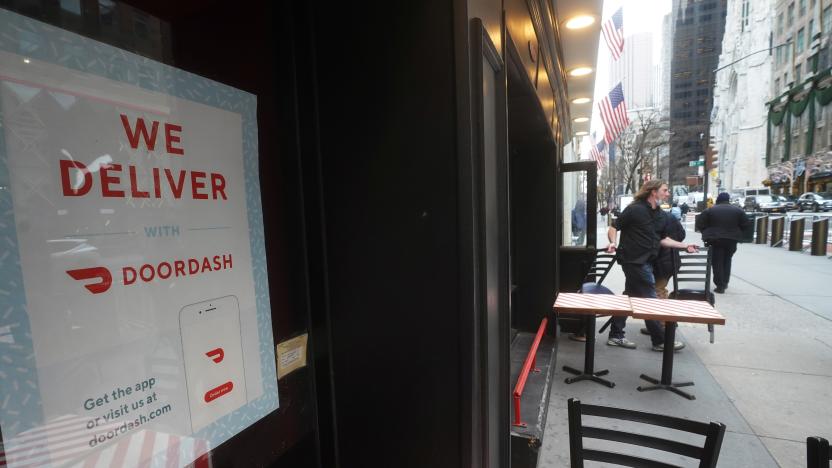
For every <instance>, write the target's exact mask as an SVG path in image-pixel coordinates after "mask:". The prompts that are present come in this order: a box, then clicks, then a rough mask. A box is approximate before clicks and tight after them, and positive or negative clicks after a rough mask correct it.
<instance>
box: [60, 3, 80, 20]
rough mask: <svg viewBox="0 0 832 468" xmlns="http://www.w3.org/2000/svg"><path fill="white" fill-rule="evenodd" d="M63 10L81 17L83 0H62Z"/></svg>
mask: <svg viewBox="0 0 832 468" xmlns="http://www.w3.org/2000/svg"><path fill="white" fill-rule="evenodd" d="M61 9H62V10H64V11H68V12H70V13H72V14H75V15H79V16H80V15H81V0H61Z"/></svg>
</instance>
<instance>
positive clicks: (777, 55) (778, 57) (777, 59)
mask: <svg viewBox="0 0 832 468" xmlns="http://www.w3.org/2000/svg"><path fill="white" fill-rule="evenodd" d="M782 62H783V48H781V47H778V48H777V51H776V52H774V64H775V65H777V66H780V64H781V63H782Z"/></svg>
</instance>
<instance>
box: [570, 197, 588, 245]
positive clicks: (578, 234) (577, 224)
mask: <svg viewBox="0 0 832 468" xmlns="http://www.w3.org/2000/svg"><path fill="white" fill-rule="evenodd" d="M585 237H586V202H585V201H584V200H583V198H580V199H578V201H577V202H575V208H573V209H572V245H584V239H585Z"/></svg>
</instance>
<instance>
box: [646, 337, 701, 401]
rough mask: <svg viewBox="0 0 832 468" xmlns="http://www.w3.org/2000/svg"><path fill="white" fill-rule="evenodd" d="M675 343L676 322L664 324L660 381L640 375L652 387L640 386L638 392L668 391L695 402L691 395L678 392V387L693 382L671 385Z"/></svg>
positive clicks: (682, 391) (686, 385) (681, 391)
mask: <svg viewBox="0 0 832 468" xmlns="http://www.w3.org/2000/svg"><path fill="white" fill-rule="evenodd" d="M675 342H676V322H666V323H665V324H664V351H663V353H662V378H661V380H657V379H654V378H653V377H650V376H648V375H645V374H641V378H642V379H644V380H646V381H648V382H650V383H652V384H653V385H648V386H640V387H638V391H640V392H648V391H650V390H670V391H671V392H673V393H675V394H677V395H681V396H683V397H685V398H687V399H688V400H695V399H696V397H695V396H693V395H692V394H690V393H688V392H685V391H684V390H679V387H689V386H691V385H693V382H678V383H673V353H674V352H675V351H674V349H673V345H674V343H675Z"/></svg>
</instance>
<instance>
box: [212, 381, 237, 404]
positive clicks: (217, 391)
mask: <svg viewBox="0 0 832 468" xmlns="http://www.w3.org/2000/svg"><path fill="white" fill-rule="evenodd" d="M233 388H234V383H233V382H231V381H230V380H229V381H228V382H226V383H224V384H222V385H220V386H219V387H216V388H213V389H211V390H208V391H207V392H205V403H210V402H212V401H213V400H216V399H217V398H219V397H221V396H223V395H225V394H226V393H228V392H230V391H231V390H232V389H233Z"/></svg>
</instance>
